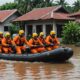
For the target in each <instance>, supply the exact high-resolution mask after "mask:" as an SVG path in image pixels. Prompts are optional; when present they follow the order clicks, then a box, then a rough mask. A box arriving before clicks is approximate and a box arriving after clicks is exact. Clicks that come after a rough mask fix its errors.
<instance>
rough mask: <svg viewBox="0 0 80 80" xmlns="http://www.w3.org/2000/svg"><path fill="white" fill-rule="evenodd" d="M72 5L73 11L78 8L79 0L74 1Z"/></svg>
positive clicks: (79, 5)
mask: <svg viewBox="0 0 80 80" xmlns="http://www.w3.org/2000/svg"><path fill="white" fill-rule="evenodd" d="M73 5H74V6H73V12H76V11H79V10H80V0H77V1H75V2H74V4H73Z"/></svg>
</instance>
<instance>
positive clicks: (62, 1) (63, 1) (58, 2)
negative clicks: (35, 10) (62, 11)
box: [56, 0, 68, 6]
mask: <svg viewBox="0 0 80 80" xmlns="http://www.w3.org/2000/svg"><path fill="white" fill-rule="evenodd" d="M56 3H57V5H61V6H66V5H68V3H67V2H65V0H59V1H56Z"/></svg>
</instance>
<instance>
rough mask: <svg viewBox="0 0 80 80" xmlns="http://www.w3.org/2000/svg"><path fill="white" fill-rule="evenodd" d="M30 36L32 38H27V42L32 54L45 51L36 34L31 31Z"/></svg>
mask: <svg viewBox="0 0 80 80" xmlns="http://www.w3.org/2000/svg"><path fill="white" fill-rule="evenodd" d="M32 37H33V38H31V39H30V40H29V44H31V52H32V53H33V54H34V53H38V52H43V51H45V48H44V45H43V44H42V42H41V41H40V40H39V39H38V34H37V33H33V35H32Z"/></svg>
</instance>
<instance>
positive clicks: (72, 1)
mask: <svg viewBox="0 0 80 80" xmlns="http://www.w3.org/2000/svg"><path fill="white" fill-rule="evenodd" d="M13 1H14V0H0V5H2V4H5V3H8V2H13ZM55 1H57V0H55ZM74 1H77V0H66V2H68V3H69V4H70V5H72V4H73V3H74Z"/></svg>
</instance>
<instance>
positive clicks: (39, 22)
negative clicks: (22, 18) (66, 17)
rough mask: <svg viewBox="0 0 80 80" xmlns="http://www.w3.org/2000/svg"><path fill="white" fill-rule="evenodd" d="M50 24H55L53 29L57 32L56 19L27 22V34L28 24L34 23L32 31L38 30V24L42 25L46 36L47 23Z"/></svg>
mask: <svg viewBox="0 0 80 80" xmlns="http://www.w3.org/2000/svg"><path fill="white" fill-rule="evenodd" d="M48 24H52V26H53V27H52V30H54V31H56V32H57V29H56V23H55V21H53V20H48V21H34V22H33V21H32V22H26V24H25V34H26V36H27V32H28V30H27V27H28V25H32V26H33V28H32V32H36V28H38V27H36V26H37V25H42V31H43V32H44V33H45V36H46V25H48Z"/></svg>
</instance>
